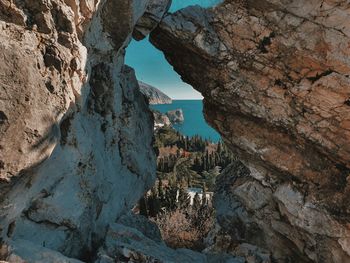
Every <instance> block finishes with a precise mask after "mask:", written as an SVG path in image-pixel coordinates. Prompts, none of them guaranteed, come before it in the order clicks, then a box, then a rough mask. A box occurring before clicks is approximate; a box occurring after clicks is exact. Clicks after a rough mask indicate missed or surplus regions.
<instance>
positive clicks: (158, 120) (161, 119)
mask: <svg viewBox="0 0 350 263" xmlns="http://www.w3.org/2000/svg"><path fill="white" fill-rule="evenodd" d="M152 112H153V117H154V128H159V127H164V126H170V125H171V122H170V120H169V118H168V116H166V115H165V114H163V113H161V112H159V111H156V110H152Z"/></svg>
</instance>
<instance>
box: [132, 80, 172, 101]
mask: <svg viewBox="0 0 350 263" xmlns="http://www.w3.org/2000/svg"><path fill="white" fill-rule="evenodd" d="M139 86H140V90H141V92H142V93H143V94H144V95H145V96H146V97H147V98H148V100H149V103H150V104H171V103H172V100H171V98H170V97H169V96H167V95H165V94H164V93H163V92H161V91H160V90H159V89H157V88H155V87H153V86H151V85H148V84H146V83H144V82H142V81H139Z"/></svg>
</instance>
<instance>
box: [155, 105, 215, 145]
mask: <svg viewBox="0 0 350 263" xmlns="http://www.w3.org/2000/svg"><path fill="white" fill-rule="evenodd" d="M150 107H151V108H152V109H155V110H157V111H160V112H161V113H166V112H168V111H170V110H176V109H182V111H183V114H184V118H185V121H184V122H183V123H179V124H174V125H173V127H174V129H176V130H177V131H179V132H180V133H182V134H183V135H185V136H189V137H192V136H194V135H199V136H201V137H202V138H204V139H208V140H210V141H212V142H218V141H220V139H221V137H220V135H219V133H217V132H216V131H215V130H214V129H213V128H212V127H210V126H209V125H208V124H207V123H206V121H205V119H204V116H203V102H202V100H173V103H172V104H156V105H150Z"/></svg>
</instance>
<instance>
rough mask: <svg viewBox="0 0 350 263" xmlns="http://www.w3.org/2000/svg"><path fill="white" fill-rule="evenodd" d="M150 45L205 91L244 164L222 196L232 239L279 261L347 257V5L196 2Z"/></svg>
mask: <svg viewBox="0 0 350 263" xmlns="http://www.w3.org/2000/svg"><path fill="white" fill-rule="evenodd" d="M151 42H152V43H153V44H154V45H155V46H156V47H158V48H159V49H161V50H162V51H163V52H164V53H165V55H166V58H167V59H168V61H169V62H170V63H171V64H172V65H173V66H174V68H175V70H176V71H177V72H178V73H179V74H180V75H181V76H182V78H183V79H184V80H185V81H186V82H188V83H189V84H191V85H192V86H193V87H194V88H195V89H197V90H199V91H200V92H201V93H202V94H203V96H204V114H205V117H206V120H207V121H208V122H209V123H210V124H211V125H212V126H213V127H214V128H215V129H216V130H218V131H219V132H220V133H221V135H222V137H223V138H224V140H225V142H226V143H227V144H228V145H229V146H230V147H231V149H232V150H233V151H234V152H235V153H236V154H237V155H238V157H239V159H240V160H242V162H243V163H244V165H245V167H247V168H244V169H245V171H244V173H242V174H240V172H237V169H238V168H237V167H236V168H235V169H233V170H231V171H229V172H228V174H226V175H223V177H222V178H221V180H222V181H221V183H220V184H221V185H222V187H223V188H219V189H220V190H219V192H218V194H217V198H216V199H217V200H220V199H221V201H217V203H220V204H225V209H220V211H224V212H223V213H220V214H221V215H223V216H222V218H226V219H227V221H226V223H223V222H224V220H220V221H221V222H222V224H223V228H224V229H226V230H227V231H229V232H228V233H229V236H230V238H231V239H232V240H233V241H234V242H235V243H234V242H233V244H236V246H237V244H239V243H241V242H245V243H251V244H254V245H257V246H260V247H261V248H262V249H267V250H269V251H271V253H272V258H273V260H274V262H338V263H340V262H348V261H350V245H349V244H350V232H349V227H348V225H349V222H350V213H349V209H348V207H349V200H350V199H349V197H350V188H349V184H348V178H349V177H348V176H349V174H350V126H349V125H350V102H349V101H350V100H349V99H350V89H349V87H350V78H349V72H350V59H349V57H350V56H349V55H350V54H349V43H350V16H349V5H348V3H347V2H344V1H321V0H314V1H298V0H292V1H281V0H264V1H250V0H247V1H238V0H226V1H225V2H224V3H223V4H221V5H220V6H218V7H216V8H214V9H209V10H205V9H202V8H200V7H198V6H197V7H189V8H186V9H183V10H181V11H179V12H177V13H174V14H169V15H167V16H166V17H165V18H164V19H163V22H162V23H161V24H160V26H159V27H158V28H157V29H156V30H155V31H153V33H152V35H151ZM240 169H241V168H240ZM242 169H243V168H242ZM221 191H223V192H221ZM222 193H225V194H222ZM220 214H219V218H220ZM232 250H234V248H232Z"/></svg>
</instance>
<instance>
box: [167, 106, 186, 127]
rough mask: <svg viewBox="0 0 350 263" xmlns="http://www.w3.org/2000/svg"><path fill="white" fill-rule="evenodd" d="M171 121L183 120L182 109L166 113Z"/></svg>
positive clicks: (178, 121)
mask: <svg viewBox="0 0 350 263" xmlns="http://www.w3.org/2000/svg"><path fill="white" fill-rule="evenodd" d="M166 116H168V118H169V120H170V122H171V123H174V124H175V123H180V122H184V121H185V117H184V114H183V112H182V109H176V110H171V111H168V112H167V113H166Z"/></svg>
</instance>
